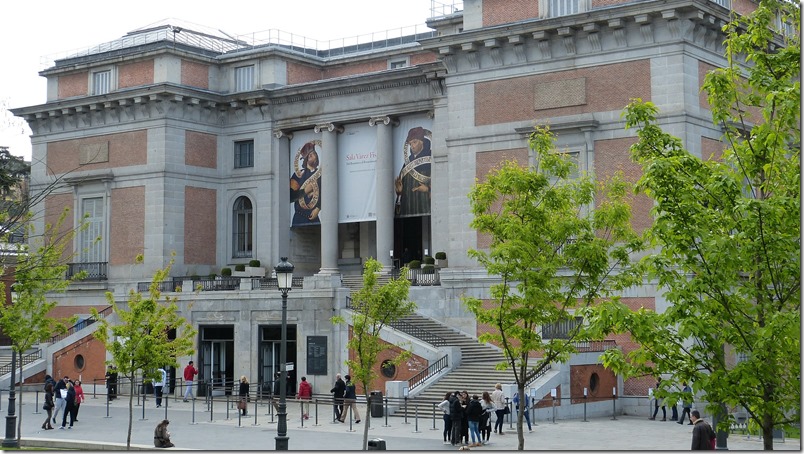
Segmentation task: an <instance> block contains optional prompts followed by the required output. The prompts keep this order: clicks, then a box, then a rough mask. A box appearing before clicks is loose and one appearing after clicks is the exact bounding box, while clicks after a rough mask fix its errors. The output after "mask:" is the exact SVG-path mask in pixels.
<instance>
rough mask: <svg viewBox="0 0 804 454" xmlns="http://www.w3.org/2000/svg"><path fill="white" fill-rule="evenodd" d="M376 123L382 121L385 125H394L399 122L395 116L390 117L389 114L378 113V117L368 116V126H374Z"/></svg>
mask: <svg viewBox="0 0 804 454" xmlns="http://www.w3.org/2000/svg"><path fill="white" fill-rule="evenodd" d="M378 123H382V124H384V125H385V126H388V125H390V124H393V125H394V126H396V125H398V124H399V120H397V119H396V118H393V117H391V116H390V115H380V116H378V117H371V118H369V126H375V125H377V124H378Z"/></svg>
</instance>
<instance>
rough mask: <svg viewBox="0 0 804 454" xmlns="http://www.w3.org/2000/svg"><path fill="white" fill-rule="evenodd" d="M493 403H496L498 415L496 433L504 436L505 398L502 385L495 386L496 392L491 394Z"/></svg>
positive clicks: (495, 426)
mask: <svg viewBox="0 0 804 454" xmlns="http://www.w3.org/2000/svg"><path fill="white" fill-rule="evenodd" d="M491 401H492V402H494V413H495V414H496V415H497V422H496V423H494V433H495V434H496V433H498V434H500V435H505V434H503V418H504V417H505V407H506V405H505V396H504V395H503V392H502V385H501V384H500V383H497V384H496V385H494V392H492V393H491Z"/></svg>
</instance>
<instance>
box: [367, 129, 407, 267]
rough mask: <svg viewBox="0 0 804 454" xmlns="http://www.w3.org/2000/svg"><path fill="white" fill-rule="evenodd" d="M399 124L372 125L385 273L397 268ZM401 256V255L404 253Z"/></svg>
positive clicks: (379, 253) (379, 249)
mask: <svg viewBox="0 0 804 454" xmlns="http://www.w3.org/2000/svg"><path fill="white" fill-rule="evenodd" d="M395 124H397V122H394V121H393V120H392V119H391V117H388V116H383V117H372V118H371V119H370V120H369V125H371V126H377V162H376V174H375V178H376V180H377V183H376V188H377V196H376V198H375V200H376V204H377V205H376V206H375V211H376V213H377V229H376V231H377V240H376V241H377V243H376V246H377V260H378V261H379V262H380V263H381V264H382V267H383V271H385V272H389V271H390V270H391V268H392V267H393V260H391V254H390V252H391V250H392V249H393V248H394V194H395V192H394V164H393V162H394V161H393V156H394V143H393V141H394V134H393V126H394V125H395ZM400 252H401V251H400Z"/></svg>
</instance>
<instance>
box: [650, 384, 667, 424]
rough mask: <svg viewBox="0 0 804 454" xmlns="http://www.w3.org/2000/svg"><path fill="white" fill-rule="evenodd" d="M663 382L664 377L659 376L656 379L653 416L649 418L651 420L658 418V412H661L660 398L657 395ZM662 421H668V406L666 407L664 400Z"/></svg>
mask: <svg viewBox="0 0 804 454" xmlns="http://www.w3.org/2000/svg"><path fill="white" fill-rule="evenodd" d="M661 384H662V377H659V378H657V379H656V389H655V390H654V391H653V406H654V408H653V416H651V417H650V418H648V419H650V420H651V421H654V420H655V419H656V414H658V413H659V398H658V397H656V391H658V390H659V386H661ZM662 421H667V408H665V404H664V402H662Z"/></svg>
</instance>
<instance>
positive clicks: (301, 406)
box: [299, 400, 304, 429]
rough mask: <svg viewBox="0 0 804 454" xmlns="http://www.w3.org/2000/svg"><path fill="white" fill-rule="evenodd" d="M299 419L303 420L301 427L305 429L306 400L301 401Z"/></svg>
mask: <svg viewBox="0 0 804 454" xmlns="http://www.w3.org/2000/svg"><path fill="white" fill-rule="evenodd" d="M299 421H301V426H299V428H301V429H304V402H303V401H301V400H300V401H299Z"/></svg>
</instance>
